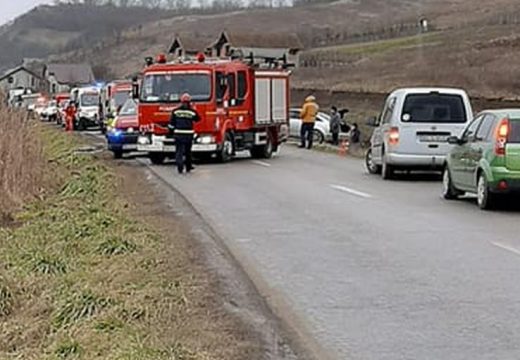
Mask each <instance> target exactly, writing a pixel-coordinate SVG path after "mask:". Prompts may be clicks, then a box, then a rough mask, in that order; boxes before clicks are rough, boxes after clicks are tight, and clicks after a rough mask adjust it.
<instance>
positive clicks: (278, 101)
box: [134, 54, 290, 164]
mask: <svg viewBox="0 0 520 360" xmlns="http://www.w3.org/2000/svg"><path fill="white" fill-rule="evenodd" d="M255 59H256V58H254V57H253V55H251V58H250V59H249V60H247V59H245V60H239V59H234V60H233V59H229V60H222V59H207V58H205V56H204V55H202V54H200V55H198V56H197V58H196V59H193V60H191V61H182V62H181V61H176V62H167V60H166V57H165V56H164V55H160V56H158V57H157V59H156V61H155V62H154V61H153V60H152V59H150V58H148V59H147V67H146V68H145V69H144V71H143V72H142V74H141V75H142V78H141V79H140V84H137V83H134V97H138V98H139V130H140V134H141V135H140V137H139V139H138V150H139V151H143V152H147V153H149V156H150V159H151V161H152V162H153V163H154V164H160V163H162V162H163V161H164V160H165V158H166V157H171V156H172V154H173V153H175V143H174V139H173V137H172V136H171V135H170V134H169V131H168V128H167V125H168V122H169V119H170V114H171V112H172V110H173V109H175V107H177V106H178V105H179V100H180V97H181V95H182V94H183V93H189V94H190V95H191V97H192V100H193V106H194V108H195V109H196V110H197V112H198V113H199V115H200V116H201V121H199V122H198V123H196V125H195V133H196V135H195V138H194V145H193V152H194V155H195V156H196V157H216V158H217V159H218V160H219V161H221V162H226V161H229V160H230V159H232V158H233V156H234V155H235V153H236V152H238V151H243V150H248V151H249V152H250V153H251V155H252V156H253V157H255V158H270V157H271V156H272V154H273V152H276V151H277V149H278V146H279V145H280V143H281V142H282V135H281V128H282V126H284V127H285V128H286V125H287V124H288V119H289V74H290V72H289V71H288V70H287V68H288V64H286V62H285V61H283V60H282V59H264V60H263V61H262V64H258V63H257V60H258V59H256V60H255Z"/></svg>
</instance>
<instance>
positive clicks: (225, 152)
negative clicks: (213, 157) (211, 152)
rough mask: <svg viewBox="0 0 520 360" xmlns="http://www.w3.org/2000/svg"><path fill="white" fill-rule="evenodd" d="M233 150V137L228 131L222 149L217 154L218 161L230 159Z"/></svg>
mask: <svg viewBox="0 0 520 360" xmlns="http://www.w3.org/2000/svg"><path fill="white" fill-rule="evenodd" d="M234 152H235V144H234V143H233V137H232V136H231V134H230V133H226V139H225V140H224V143H223V144H222V149H220V151H219V152H218V154H217V158H218V161H219V162H222V163H225V162H228V161H230V160H231V158H232V157H233V154H234Z"/></svg>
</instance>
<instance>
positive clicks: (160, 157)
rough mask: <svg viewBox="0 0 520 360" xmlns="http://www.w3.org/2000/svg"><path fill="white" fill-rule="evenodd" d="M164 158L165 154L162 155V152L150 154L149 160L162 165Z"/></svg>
mask: <svg viewBox="0 0 520 360" xmlns="http://www.w3.org/2000/svg"><path fill="white" fill-rule="evenodd" d="M165 159H166V156H164V155H163V154H150V161H151V162H152V164H154V165H162V164H163V163H164V160H165Z"/></svg>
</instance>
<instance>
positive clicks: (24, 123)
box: [0, 95, 43, 221]
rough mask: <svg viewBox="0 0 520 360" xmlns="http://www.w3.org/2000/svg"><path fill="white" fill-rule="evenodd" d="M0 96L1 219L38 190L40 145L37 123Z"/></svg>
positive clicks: (39, 180) (40, 175)
mask: <svg viewBox="0 0 520 360" xmlns="http://www.w3.org/2000/svg"><path fill="white" fill-rule="evenodd" d="M4 104H5V101H4V100H3V98H2V96H1V95H0V221H1V220H2V218H5V216H6V215H7V214H9V212H10V211H12V210H13V209H14V208H16V207H18V206H20V205H21V204H22V203H23V201H24V200H26V199H27V198H29V197H31V196H35V195H37V194H38V192H39V191H40V184H41V179H42V168H43V154H42V152H43V148H42V143H41V140H40V138H39V137H38V136H37V131H38V130H37V125H36V124H35V122H34V121H31V120H30V119H29V118H28V116H27V114H26V113H25V112H23V111H19V110H15V109H10V108H7V107H6V106H5V105H4Z"/></svg>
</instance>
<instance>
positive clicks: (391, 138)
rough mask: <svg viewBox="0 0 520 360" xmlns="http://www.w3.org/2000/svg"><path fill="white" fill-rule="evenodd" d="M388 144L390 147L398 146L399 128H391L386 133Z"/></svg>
mask: <svg viewBox="0 0 520 360" xmlns="http://www.w3.org/2000/svg"><path fill="white" fill-rule="evenodd" d="M388 142H389V143H390V145H397V144H399V128H397V127H392V128H390V131H389V133H388Z"/></svg>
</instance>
